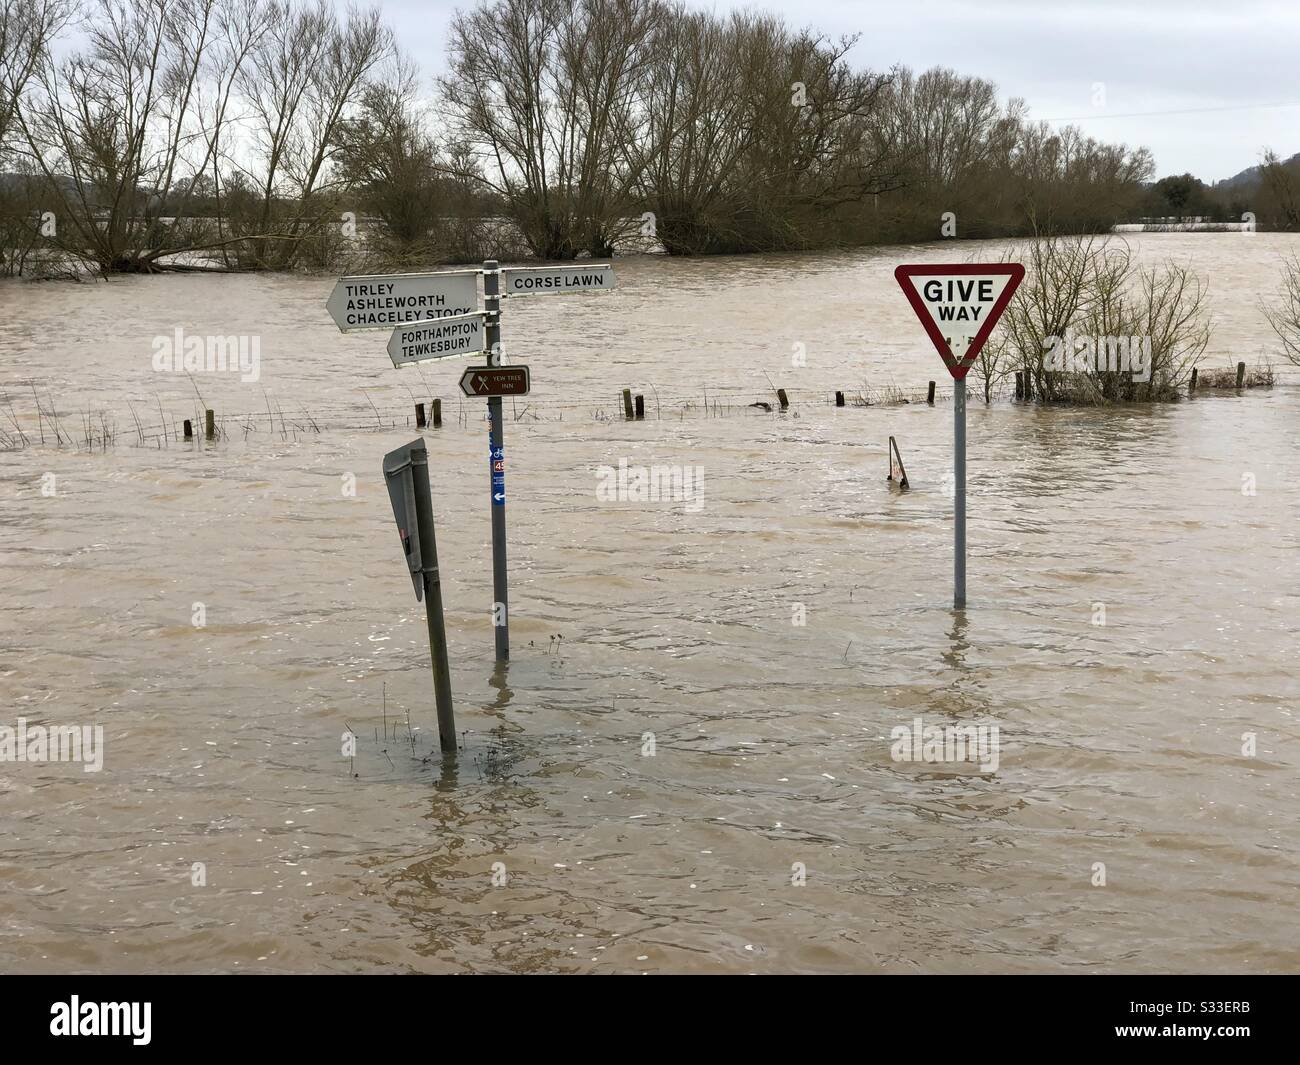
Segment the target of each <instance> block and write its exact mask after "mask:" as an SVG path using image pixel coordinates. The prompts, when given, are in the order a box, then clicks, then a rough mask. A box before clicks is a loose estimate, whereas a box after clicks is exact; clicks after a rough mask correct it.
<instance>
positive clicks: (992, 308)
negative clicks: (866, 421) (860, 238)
mask: <svg viewBox="0 0 1300 1065" xmlns="http://www.w3.org/2000/svg"><path fill="white" fill-rule="evenodd" d="M1024 276H1025V268H1024V266H1023V265H1022V264H1020V263H961V264H951V263H950V264H939V263H935V264H929V263H927V264H925V265H923V266H900V267H898V268H897V269H896V270H895V271H894V278H895V279H896V280H897V281H898V284H899V287H900V288H901V289H902V290H903V295H905V296H906V297H907V300H908V302H909V303H910V304H911V305H912V310H914V311H915V312H916V316H917V317H918V318H919V319H921V324H922V325H923V326H925V331H926V333H928V334H929V336H930V339H931V340H932V341H933V342H934V346H935V348H936V349H937V350H938V352H939V354H940V356H942V358H943V361H944V365H946V366H947V367H948V372H949V373H950V374H952V376H953V380H954V381H960V380H961V379H962V378H964V377H965V376H966V374H967V373H968V372H969V370H970V368H971V365H972V364H973V363H974V362H975V359H976V357H977V356H978V355H979V353H980V349H981V348H983V347H984V343H985V341H987V340H988V338H989V334H990V333H992V332H993V327H994V326H995V325H996V324H997V321H998V319H999V318H1000V317H1001V316H1002V312H1003V311H1005V310H1006V309H1007V304H1008V303H1010V302H1011V296H1012V295H1013V294H1014V293H1015V291H1016V287H1017V286H1018V285H1019V284H1020V282H1021V281H1022V280H1023V279H1024Z"/></svg>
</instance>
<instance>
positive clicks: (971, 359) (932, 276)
mask: <svg viewBox="0 0 1300 1065" xmlns="http://www.w3.org/2000/svg"><path fill="white" fill-rule="evenodd" d="M1024 276H1025V268H1024V266H1023V265H1021V264H1020V263H963V264H958V265H954V264H925V265H915V266H900V267H898V268H897V269H896V270H895V271H894V278H895V280H896V281H897V282H898V284H899V287H900V288H902V290H903V295H905V296H906V297H907V301H908V302H909V303H910V304H911V305H912V310H914V311H915V312H916V316H917V318H919V319H920V320H921V325H923V326H924V327H925V332H926V334H927V335H928V336H929V338H930V340H931V342H933V344H934V346H935V349H936V350H937V351H938V352H939V356H940V357H941V358H942V359H943V363H944V365H945V366H947V367H948V372H949V373H950V374H952V379H953V393H952V396H953V404H952V410H953V414H952V416H953V423H952V428H953V481H954V494H953V503H954V518H955V521H954V527H953V567H952V605H953V607H954V608H955V609H957V610H962V609H965V607H966V374H967V373H969V372H970V368H971V366H973V365H974V363H975V360H976V358H978V356H979V353H980V351H981V350H982V349H983V347H984V345H985V343H986V342H987V341H988V338H989V334H991V333H992V332H993V327H994V326H995V325H996V324H997V321H998V319H999V318H1000V317H1001V316H1002V312H1003V311H1005V310H1006V309H1007V304H1009V303H1010V302H1011V297H1012V295H1013V294H1014V293H1015V291H1016V288H1017V286H1018V285H1019V284H1020V282H1021V281H1022V280H1023V279H1024Z"/></svg>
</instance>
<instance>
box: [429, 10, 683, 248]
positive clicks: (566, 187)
mask: <svg viewBox="0 0 1300 1065" xmlns="http://www.w3.org/2000/svg"><path fill="white" fill-rule="evenodd" d="M658 12H659V6H658V3H657V0H574V2H572V3H571V2H569V0H494V2H493V3H490V4H488V5H486V6H484V7H480V8H478V9H476V10H474V11H472V12H468V13H459V14H458V15H457V17H456V19H455V20H454V21H453V23H452V27H451V43H450V45H449V53H450V59H451V73H450V75H449V76H448V77H446V78H444V79H443V80H442V81H441V83H440V84H441V88H442V93H443V96H444V99H445V103H446V110H447V115H448V118H449V119H450V121H451V122H452V123H453V125H454V127H455V130H456V133H457V135H458V137H459V139H461V140H462V141H463V142H464V143H465V145H466V146H467V147H468V149H469V150H470V151H472V152H473V153H475V155H476V158H477V165H476V170H477V171H478V172H479V173H481V174H482V175H483V177H482V180H483V181H485V182H486V183H487V185H488V187H489V188H491V189H492V191H493V192H495V193H496V194H497V195H499V196H500V197H501V199H502V200H503V201H504V203H505V205H506V207H507V209H508V210H509V212H510V215H511V217H512V218H513V220H514V221H515V223H516V224H517V225H518V226H519V227H520V230H521V231H522V234H523V237H524V239H525V240H526V241H527V243H528V246H529V247H530V248H531V249H532V251H533V253H534V254H535V255H538V256H540V257H542V258H550V259H571V258H573V257H574V256H575V255H577V254H578V253H579V252H580V251H583V250H587V251H590V252H592V253H593V254H597V255H607V254H609V252H610V250H611V248H612V246H613V243H614V241H615V240H616V239H617V237H618V236H619V235H621V233H622V232H624V231H625V230H626V229H627V228H628V227H629V226H630V224H631V223H630V221H629V215H630V214H631V213H632V212H633V211H634V209H635V200H634V196H633V187H634V182H635V176H636V171H635V169H634V168H633V167H629V166H628V159H627V157H626V155H625V154H624V151H623V149H624V147H625V146H626V145H627V144H628V143H629V142H630V141H631V140H632V139H633V138H634V136H635V129H636V127H637V125H638V121H639V115H638V108H637V97H636V89H637V86H638V83H639V79H640V72H641V70H642V69H643V66H644V64H645V62H646V60H647V54H648V53H647V42H648V39H649V35H650V32H651V28H652V25H653V24H654V22H655V20H656V18H657V17H658Z"/></svg>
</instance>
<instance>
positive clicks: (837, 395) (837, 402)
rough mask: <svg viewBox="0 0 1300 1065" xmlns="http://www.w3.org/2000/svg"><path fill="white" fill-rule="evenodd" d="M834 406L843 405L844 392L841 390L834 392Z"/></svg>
mask: <svg viewBox="0 0 1300 1065" xmlns="http://www.w3.org/2000/svg"><path fill="white" fill-rule="evenodd" d="M835 406H837V407H842V406H844V393H843V392H836V393H835Z"/></svg>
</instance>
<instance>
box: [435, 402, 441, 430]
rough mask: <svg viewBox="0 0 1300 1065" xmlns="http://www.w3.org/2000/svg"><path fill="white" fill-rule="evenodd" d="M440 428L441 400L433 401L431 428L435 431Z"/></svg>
mask: <svg viewBox="0 0 1300 1065" xmlns="http://www.w3.org/2000/svg"><path fill="white" fill-rule="evenodd" d="M441 426H442V400H440V399H435V400H434V401H433V427H434V428H435V429H438V428H441Z"/></svg>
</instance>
